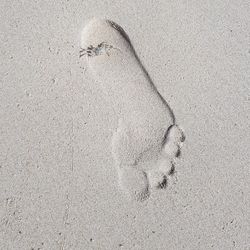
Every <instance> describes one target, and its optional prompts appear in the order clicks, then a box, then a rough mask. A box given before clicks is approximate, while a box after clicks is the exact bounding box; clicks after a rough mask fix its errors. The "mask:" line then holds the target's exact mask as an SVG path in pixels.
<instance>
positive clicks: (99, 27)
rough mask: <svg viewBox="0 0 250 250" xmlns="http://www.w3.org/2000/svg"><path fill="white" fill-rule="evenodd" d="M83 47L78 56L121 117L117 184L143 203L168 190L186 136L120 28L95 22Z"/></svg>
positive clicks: (116, 133) (116, 152)
mask: <svg viewBox="0 0 250 250" xmlns="http://www.w3.org/2000/svg"><path fill="white" fill-rule="evenodd" d="M81 47H82V49H81V51H80V57H85V58H86V60H87V64H88V69H89V71H90V72H91V74H92V75H93V77H94V78H95V79H96V80H97V81H98V83H99V84H100V87H101V88H102V89H103V90H104V91H105V92H106V93H107V95H108V97H109V99H110V102H111V104H112V105H113V108H114V109H115V111H116V112H117V115H118V117H119V121H118V123H117V129H116V131H114V133H113V138H112V142H111V148H112V155H113V158H114V161H115V164H116V166H117V171H118V179H119V185H120V187H121V188H122V189H123V191H124V192H125V193H126V194H128V196H129V197H131V198H133V199H135V200H137V201H143V200H145V199H147V198H148V197H149V196H150V192H151V191H152V190H154V189H157V188H165V187H166V186H167V183H168V179H169V176H171V175H172V174H173V172H174V164H175V159H176V158H177V157H178V155H179V154H180V148H181V146H182V142H183V141H184V134H183V132H182V131H181V130H180V129H179V127H178V126H177V125H176V124H175V118H174V114H173V112H172V110H171V109H170V107H169V106H168V104H167V103H166V101H165V100H164V99H163V98H162V96H161V95H160V93H159V92H158V91H157V89H156V87H155V86H154V84H153V82H152V80H151V79H150V76H149V75H148V73H147V71H146V70H145V68H144V67H143V65H142V63H141V61H140V59H139V58H138V56H137V54H136V52H135V50H134V48H133V46H132V44H131V42H130V39H129V37H128V35H127V34H126V33H125V31H124V30H123V29H122V28H121V27H120V26H119V25H117V24H116V23H114V22H112V21H109V20H102V19H93V20H91V21H90V22H89V23H88V24H87V25H86V26H85V28H84V29H83V32H82V36H81Z"/></svg>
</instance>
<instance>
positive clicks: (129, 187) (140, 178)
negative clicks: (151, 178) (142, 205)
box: [119, 167, 150, 201]
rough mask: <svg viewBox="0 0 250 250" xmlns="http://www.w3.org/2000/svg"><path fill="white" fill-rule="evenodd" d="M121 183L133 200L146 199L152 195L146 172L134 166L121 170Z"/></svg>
mask: <svg viewBox="0 0 250 250" xmlns="http://www.w3.org/2000/svg"><path fill="white" fill-rule="evenodd" d="M119 184H120V186H121V188H122V189H123V191H124V192H125V193H126V194H127V196H128V197H129V198H130V199H132V200H136V201H144V200H146V199H147V198H148V197H149V195H150V192H149V183H148V178H147V175H146V173H145V172H144V171H141V170H138V169H136V168H134V167H129V168H123V169H120V170H119Z"/></svg>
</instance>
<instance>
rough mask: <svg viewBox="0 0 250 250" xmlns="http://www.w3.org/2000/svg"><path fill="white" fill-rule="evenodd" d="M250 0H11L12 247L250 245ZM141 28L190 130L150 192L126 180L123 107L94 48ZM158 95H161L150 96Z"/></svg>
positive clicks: (4, 76) (5, 112)
mask: <svg viewBox="0 0 250 250" xmlns="http://www.w3.org/2000/svg"><path fill="white" fill-rule="evenodd" d="M249 13H250V2H249V1H247V0H245V1H243V0H240V1H233V0H230V1H224V0H223V1H222V0H219V1H216V2H215V1H198V0H197V1H165V0H164V1H163V0H162V1H111V0H107V1H100V0H96V1H90V0H86V1H77V0H75V1H73V0H70V1H66V0H65V1H63V0H60V1H28V0H23V1H17V0H13V1H7V0H2V1H1V2H0V21H1V22H0V249H1V250H2V249H3V250H8V249H10V250H12V249H23V250H26V249H30V250H31V249H33V250H38V249H40V250H42V249H58V250H59V249H63V250H68V249H86V250H87V249H96V250H98V249H101V250H103V249H124V250H125V249H133V250H142V249H143V250H150V249H156V250H157V249H159V250H165V249H250V209H249V208H250V170H249V167H250V157H249V150H250V143H249V141H250V133H249V131H250V117H249V116H250V104H249V100H250V15H249ZM93 17H101V18H108V19H110V20H113V21H115V22H116V23H118V24H119V25H121V27H123V29H124V30H125V31H126V32H127V34H128V35H129V37H130V39H131V41H132V43H133V45H134V48H135V50H136V53H137V54H138V56H139V58H140V59H141V61H142V63H143V64H144V66H145V68H146V69H147V72H148V73H149V75H150V76H151V78H152V80H153V82H154V85H155V86H156V87H157V89H158V91H159V93H160V94H161V95H162V97H163V98H164V99H165V100H166V101H167V102H168V104H169V105H170V107H171V108H172V109H173V111H174V114H175V116H176V120H177V122H178V124H180V126H181V128H182V129H183V131H184V133H185V136H186V140H185V143H184V145H183V147H182V151H181V156H180V158H179V160H178V162H177V164H176V172H175V174H174V177H173V179H174V181H173V182H172V183H171V184H169V185H168V186H167V188H166V189H162V190H156V191H153V192H152V193H151V195H150V197H149V198H148V199H146V200H144V201H143V202H135V201H130V200H128V199H126V198H125V197H124V196H123V194H122V192H121V190H119V188H118V183H117V169H116V166H115V164H114V160H113V158H112V153H111V149H110V148H111V139H112V135H113V132H114V131H115V130H116V129H117V119H118V117H117V114H116V113H115V112H114V107H112V105H110V103H109V102H108V100H107V99H105V98H104V96H103V94H102V92H101V91H100V88H99V86H98V84H97V82H96V81H95V80H94V79H93V77H92V76H91V74H90V72H89V70H88V67H87V65H86V63H84V60H83V58H79V51H80V46H81V45H80V42H81V32H82V29H83V27H84V25H85V24H86V22H87V21H88V20H90V19H92V18H93ZM150 108H151V107H150V106H149V109H150Z"/></svg>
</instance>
